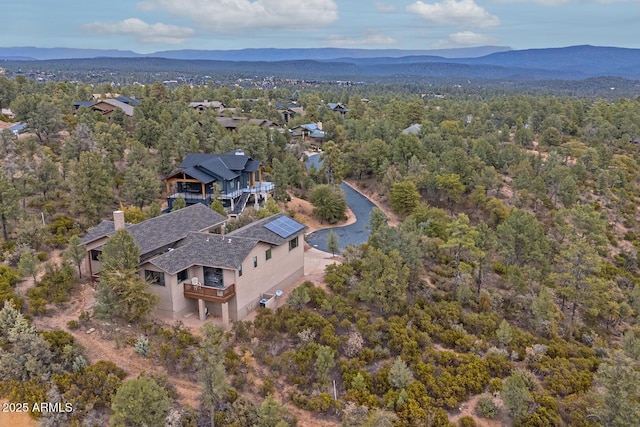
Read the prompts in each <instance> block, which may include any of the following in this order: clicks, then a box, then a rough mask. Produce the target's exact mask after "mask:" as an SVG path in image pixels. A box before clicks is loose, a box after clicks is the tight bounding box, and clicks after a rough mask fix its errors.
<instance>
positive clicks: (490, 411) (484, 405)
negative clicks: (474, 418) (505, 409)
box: [476, 396, 499, 418]
mask: <svg viewBox="0 0 640 427" xmlns="http://www.w3.org/2000/svg"><path fill="white" fill-rule="evenodd" d="M498 412H499V409H498V407H497V406H496V404H495V402H494V401H493V398H491V397H490V396H482V397H481V398H479V399H478V404H477V406H476V414H478V415H479V416H481V417H482V418H495V417H497V416H498Z"/></svg>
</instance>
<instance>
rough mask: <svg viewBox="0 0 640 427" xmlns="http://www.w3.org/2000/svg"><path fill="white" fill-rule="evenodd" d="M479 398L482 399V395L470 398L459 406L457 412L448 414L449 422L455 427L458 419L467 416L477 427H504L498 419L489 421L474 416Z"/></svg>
mask: <svg viewBox="0 0 640 427" xmlns="http://www.w3.org/2000/svg"><path fill="white" fill-rule="evenodd" d="M480 397H482V395H479V394H478V395H475V396H472V397H471V398H470V399H469V400H467V401H466V402H463V403H461V404H460V409H459V410H458V411H455V413H452V412H449V422H452V423H454V424H456V425H457V423H458V420H459V419H460V418H462V417H465V416H468V417H472V418H473V419H474V420H475V422H476V425H477V426H478V427H500V426H502V425H504V424H503V423H502V420H500V419H494V420H489V419H487V418H480V417H478V416H477V415H476V406H477V405H478V399H480ZM494 400H495V399H494ZM496 403H497V402H496Z"/></svg>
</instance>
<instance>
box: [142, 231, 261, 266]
mask: <svg viewBox="0 0 640 427" xmlns="http://www.w3.org/2000/svg"><path fill="white" fill-rule="evenodd" d="M257 244H258V240H257V239H251V238H244V237H236V236H223V235H221V234H209V233H190V234H189V235H188V236H187V237H186V238H185V239H184V240H183V241H181V242H180V244H179V245H178V247H176V248H174V249H172V250H170V251H167V252H165V253H163V254H162V255H159V256H157V257H155V258H153V259H151V260H150V261H149V262H150V263H151V264H153V265H155V266H156V267H158V268H160V269H162V270H164V271H166V272H167V273H169V274H176V273H178V272H179V271H182V270H184V269H186V268H189V267H191V266H192V265H202V266H205V267H216V268H226V269H236V268H238V266H240V264H242V262H243V261H244V260H245V259H246V258H247V256H248V255H249V253H250V252H251V250H252V249H253V248H254V247H255V246H256V245H257Z"/></svg>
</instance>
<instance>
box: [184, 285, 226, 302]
mask: <svg viewBox="0 0 640 427" xmlns="http://www.w3.org/2000/svg"><path fill="white" fill-rule="evenodd" d="M235 295H236V285H235V284H232V285H229V286H225V287H224V288H214V287H213V286H204V285H194V284H192V283H185V284H184V296H185V297H186V298H198V299H203V300H205V301H212V302H227V301H229V300H230V299H231V298H233V297H234V296H235Z"/></svg>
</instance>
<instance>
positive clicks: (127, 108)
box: [98, 98, 133, 116]
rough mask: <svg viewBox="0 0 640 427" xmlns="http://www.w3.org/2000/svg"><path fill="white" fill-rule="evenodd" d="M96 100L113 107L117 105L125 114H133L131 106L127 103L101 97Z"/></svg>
mask: <svg viewBox="0 0 640 427" xmlns="http://www.w3.org/2000/svg"><path fill="white" fill-rule="evenodd" d="M98 102H106V103H107V104H110V105H113V106H114V107H118V108H119V109H121V110H122V111H123V112H124V114H126V115H127V116H133V106H132V105H129V104H125V103H124V102H121V101H118V100H117V99H111V98H109V99H102V100H100V101H98Z"/></svg>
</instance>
